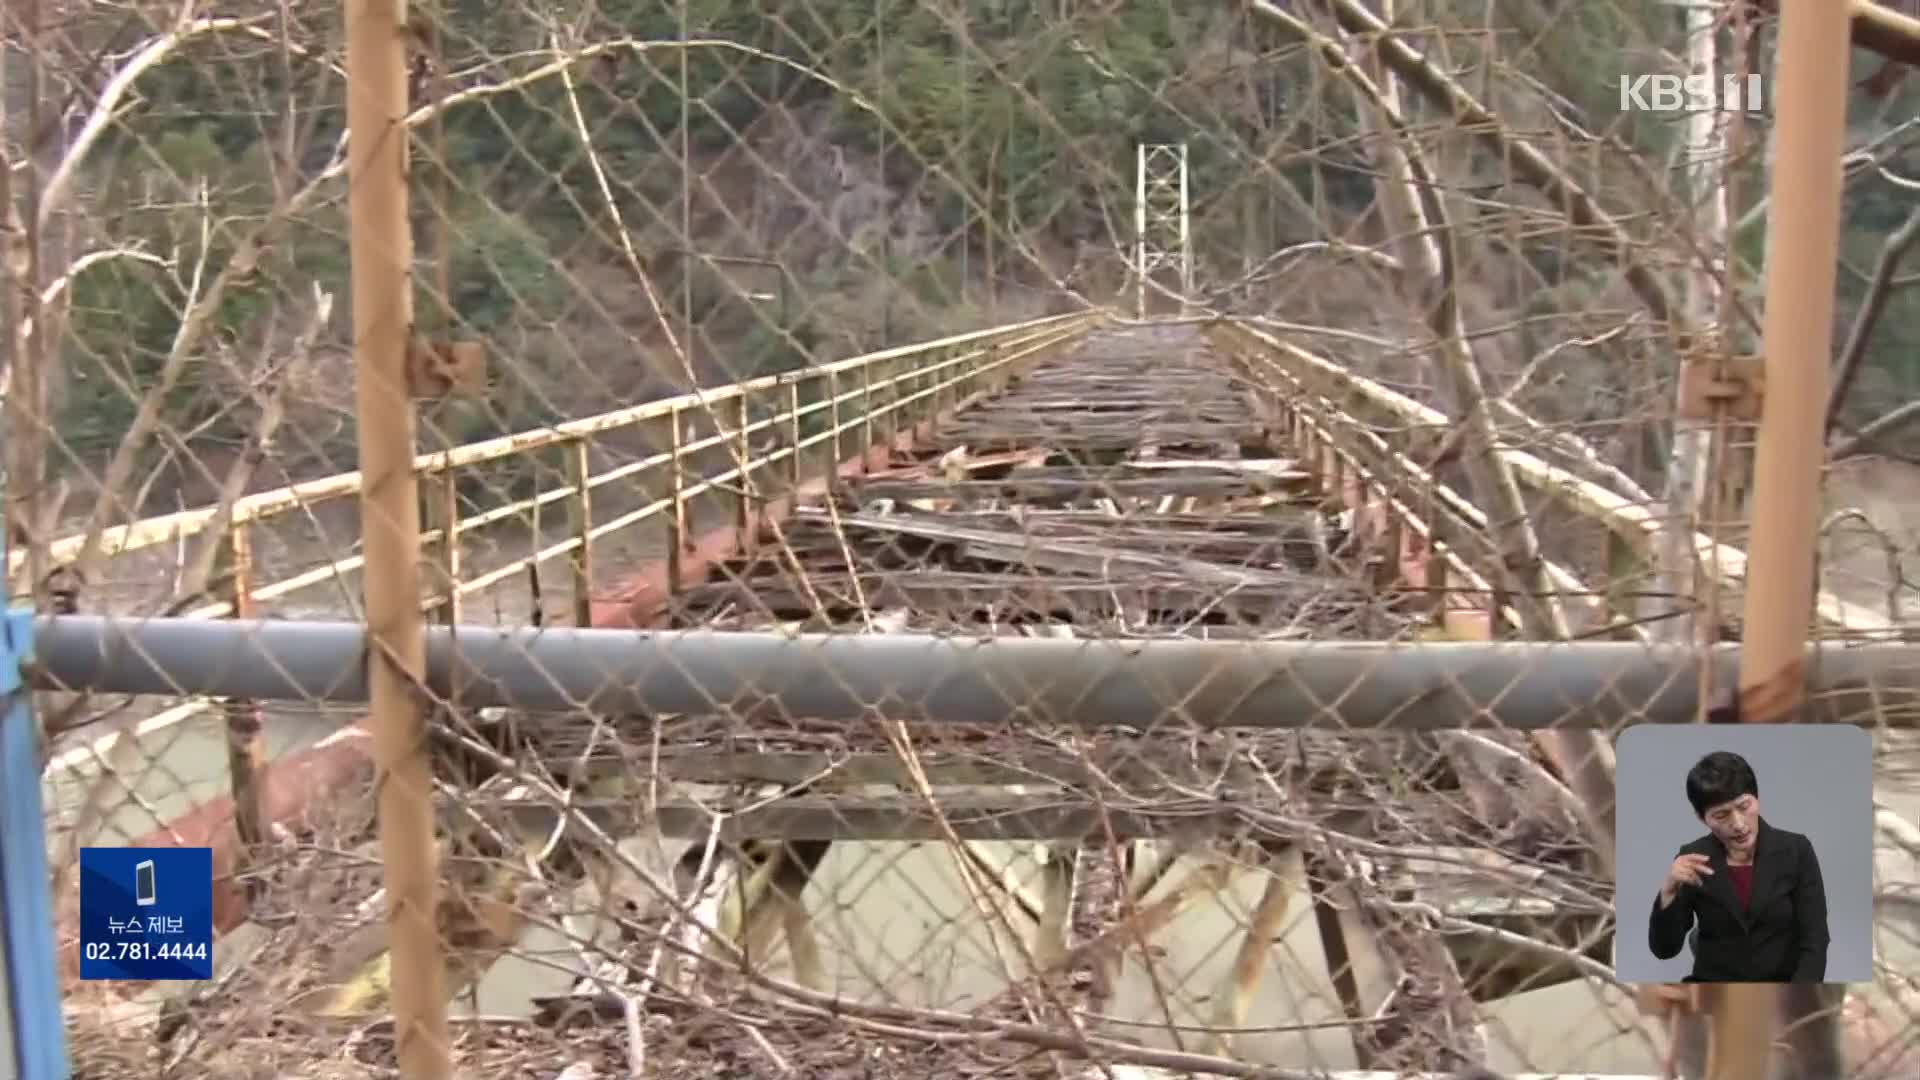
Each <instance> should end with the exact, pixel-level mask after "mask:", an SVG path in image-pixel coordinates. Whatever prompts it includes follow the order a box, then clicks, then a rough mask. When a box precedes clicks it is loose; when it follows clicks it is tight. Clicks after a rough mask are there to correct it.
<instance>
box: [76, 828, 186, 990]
mask: <svg viewBox="0 0 1920 1080" xmlns="http://www.w3.org/2000/svg"><path fill="white" fill-rule="evenodd" d="M80 977H81V978H82V979H167V980H182V979H210V978H212V977H213V849H212V848H204V847H197V848H177V847H167V848H131V847H126V848H101V847H90V848H81V849H80Z"/></svg>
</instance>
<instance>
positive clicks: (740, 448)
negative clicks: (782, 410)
mask: <svg viewBox="0 0 1920 1080" xmlns="http://www.w3.org/2000/svg"><path fill="white" fill-rule="evenodd" d="M752 426H753V413H752V410H751V408H750V403H749V402H748V401H747V394H746V392H745V391H741V392H740V393H737V394H735V395H734V396H733V431H732V432H731V433H730V434H729V435H728V436H727V441H728V442H729V443H730V444H731V445H732V452H731V454H730V455H729V456H730V457H732V459H733V460H734V461H735V462H736V463H737V465H738V469H739V475H738V476H736V477H735V478H734V480H735V484H736V487H735V494H734V500H733V527H734V528H735V529H736V530H738V531H739V534H740V546H741V548H742V550H745V549H747V548H750V547H751V546H752V542H753V537H752V528H753V446H752V442H751V440H750V439H749V437H748V435H747V429H748V428H750V427H752Z"/></svg>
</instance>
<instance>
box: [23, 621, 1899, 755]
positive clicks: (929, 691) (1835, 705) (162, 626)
mask: <svg viewBox="0 0 1920 1080" xmlns="http://www.w3.org/2000/svg"><path fill="white" fill-rule="evenodd" d="M367 643H368V636H367V631H366V627H365V626H364V625H363V624H361V623H344V622H306V621H298V622H296V621H285V620H275V619H263V620H245V621H243V620H227V619H221V620H210V619H135V618H113V617H106V616H87V615H60V616H44V617H42V618H40V619H39V620H37V627H36V630H35V639H34V653H35V657H34V661H33V663H32V664H31V665H29V667H28V670H27V672H26V674H27V676H28V678H29V679H30V680H31V683H32V685H34V686H36V687H39V688H42V689H83V688H84V689H90V690H94V691H99V692H106V693H119V694H158V695H166V696H202V695H204V696H214V697H244V698H256V699H262V700H271V699H279V700H297V701H320V700H325V701H332V702H341V703H354V702H365V701H366V700H367V678H366V670H365V666H366V656H367ZM1699 655H1700V654H1699V653H1698V652H1697V651H1696V650H1693V649H1691V648H1687V647H1680V648H1677V649H1669V648H1649V647H1647V646H1644V645H1639V644H1634V643H1613V642H1594V643H1542V644H1534V643H1508V642H1498V643H1484V644H1482V643H1472V644H1453V643H1420V644H1417V645H1412V644H1390V643H1347V642H1297V641H1288V642H1249V641H1221V642H1214V641H1179V640H1155V641H1073V640H1061V639H1047V638H1019V639H1008V638H1002V639H976V638H932V637H925V636H914V635H904V634H873V635H798V636H794V635H785V634H777V633H721V632H715V631H708V630H688V631H672V632H648V631H632V630H580V629H570V628H527V629H501V628H496V627H483V626H460V627H435V628H432V629H429V630H428V631H427V673H426V684H427V689H428V690H429V691H430V692H431V693H432V694H433V695H434V696H435V697H437V698H439V699H441V700H443V701H448V702H452V703H455V704H459V705H462V706H466V707H473V708H478V707H485V706H505V707H510V708H518V709H525V710H537V711H552V710H564V711H572V710H590V711H593V712H598V713H608V714H635V713H638V714H654V713H680V714H712V713H715V712H719V711H722V710H723V709H725V708H732V709H734V710H738V711H742V712H747V711H755V712H758V711H759V710H767V709H770V710H774V711H775V715H787V716H795V717H808V718H813V719H822V720H857V719H861V718H865V717H871V716H875V715H883V716H885V717H887V718H889V719H896V720H908V721H933V722H947V723H967V724H1000V723H1005V722H1009V721H1012V722H1015V723H1020V722H1031V723H1034V724H1073V725H1078V726H1083V727H1107V726H1113V727H1131V728H1148V727H1155V726H1159V725H1164V724H1175V725H1197V726H1202V727H1256V728H1292V727H1315V728H1323V729H1329V730H1344V729H1356V728H1358V729H1364V728H1393V729H1400V730H1421V729H1440V728H1462V727H1481V728H1484V727H1495V726H1498V727H1506V728H1514V729H1522V730H1528V729H1539V728H1544V727H1550V726H1572V727H1614V726H1617V725H1621V724H1628V723H1687V722H1690V721H1692V720H1693V719H1694V717H1695V715H1696V705H1697V703H1698V690H1697V687H1698V684H1699V679H1698V670H1699V669H1698V665H1699ZM1738 660H1739V653H1738V648H1737V647H1732V646H1729V647H1722V648H1717V649H1715V650H1713V652H1712V654H1711V657H1710V662H1711V663H1712V664H1713V665H1714V668H1715V673H1714V679H1715V685H1716V686H1732V685H1734V682H1735V674H1736V670H1737V665H1738ZM1808 670H1809V672H1810V676H1809V678H1810V685H1811V694H1810V702H1809V704H1808V706H1807V709H1806V710H1805V712H1804V714H1803V716H1802V717H1801V719H1803V720H1806V721H1810V722H1837V723H1847V724H1855V725H1863V726H1888V727H1903V728H1910V727H1915V726H1920V723H1916V721H1917V720H1920V646H1914V645H1906V644H1886V645H1881V644H1875V645H1854V646H1842V645H1828V646H1826V647H1824V648H1821V649H1818V650H1815V651H1813V652H1812V653H1810V655H1809V667H1808ZM456 686H457V687H458V688H459V689H458V693H457V694H456V693H455V692H454V688H455V687H456Z"/></svg>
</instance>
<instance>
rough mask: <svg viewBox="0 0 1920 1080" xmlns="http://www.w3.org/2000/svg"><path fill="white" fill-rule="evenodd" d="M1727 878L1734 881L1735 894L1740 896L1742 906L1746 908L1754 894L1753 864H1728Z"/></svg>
mask: <svg viewBox="0 0 1920 1080" xmlns="http://www.w3.org/2000/svg"><path fill="white" fill-rule="evenodd" d="M1727 880H1728V881H1730V882H1732V883H1733V895H1734V896H1736V897H1739V899H1740V907H1741V908H1742V909H1743V910H1744V909H1745V908H1746V907H1747V906H1748V901H1749V900H1750V899H1751V898H1752V896H1753V864H1752V863H1748V864H1747V865H1745V866H1728V867H1727Z"/></svg>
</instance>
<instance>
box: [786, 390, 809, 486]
mask: <svg viewBox="0 0 1920 1080" xmlns="http://www.w3.org/2000/svg"><path fill="white" fill-rule="evenodd" d="M787 437H788V440H789V443H788V445H790V446H792V448H793V452H792V453H791V454H789V455H788V456H787V497H788V498H790V499H797V498H799V497H800V484H801V481H802V480H804V479H805V478H806V469H805V468H804V462H802V461H801V457H802V456H803V451H802V449H801V446H802V444H803V443H805V442H806V437H805V435H804V434H803V432H802V430H801V424H800V380H798V379H795V380H794V381H793V382H790V383H788V384H787Z"/></svg>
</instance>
